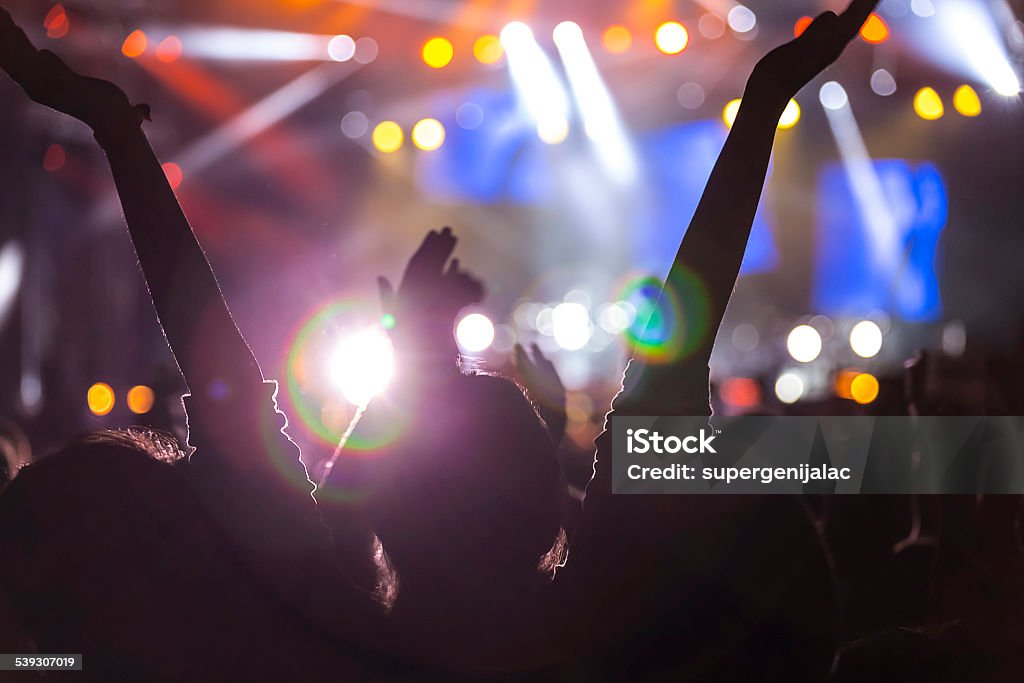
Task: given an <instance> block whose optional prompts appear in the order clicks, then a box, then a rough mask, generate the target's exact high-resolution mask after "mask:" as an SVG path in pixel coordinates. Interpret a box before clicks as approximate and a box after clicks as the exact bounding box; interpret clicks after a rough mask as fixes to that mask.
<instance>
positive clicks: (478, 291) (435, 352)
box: [377, 228, 484, 368]
mask: <svg viewBox="0 0 1024 683" xmlns="http://www.w3.org/2000/svg"><path fill="white" fill-rule="evenodd" d="M457 243H458V240H457V239H456V237H455V235H453V234H452V231H451V228H444V229H443V230H441V232H437V231H436V230H431V231H430V232H429V233H427V236H426V237H425V238H424V239H423V243H422V244H421V245H420V247H419V249H417V250H416V253H414V254H413V255H412V258H410V259H409V264H408V265H407V266H406V268H405V273H404V274H403V275H402V281H401V284H400V285H399V287H398V291H397V293H396V291H395V290H394V288H393V287H392V286H391V283H390V282H389V281H388V280H387V279H386V278H383V277H381V278H378V280H377V282H378V285H379V287H380V295H381V308H382V310H383V312H384V314H385V315H391V316H394V323H395V325H394V329H393V331H392V338H393V339H394V340H395V344H396V346H397V347H398V349H399V353H400V354H403V355H405V356H406V357H407V358H415V359H417V360H420V361H424V362H427V363H433V362H441V363H445V364H446V366H447V367H448V368H454V367H455V365H454V362H453V361H454V360H455V358H456V357H457V355H458V347H457V345H456V343H455V338H454V336H453V334H452V329H453V326H454V324H455V316H456V315H458V313H459V311H461V310H462V309H463V308H465V307H467V306H472V305H473V304H477V303H480V301H482V300H483V297H484V288H483V285H482V284H481V283H480V281H479V280H477V279H476V278H475V277H473V276H472V275H470V274H469V273H467V272H466V271H464V270H462V268H461V266H460V264H459V260H458V259H452V260H451V262H450V263H449V262H448V259H449V258H451V255H452V253H453V252H454V251H455V245H456V244H457ZM445 264H448V265H447V268H446V267H445Z"/></svg>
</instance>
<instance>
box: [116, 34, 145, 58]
mask: <svg viewBox="0 0 1024 683" xmlns="http://www.w3.org/2000/svg"><path fill="white" fill-rule="evenodd" d="M147 42H148V41H147V40H146V34H145V33H143V32H142V31H141V30H139V29H136V30H134V31H132V32H131V33H129V34H128V37H127V38H125V39H124V42H123V43H122V44H121V54H123V55H124V56H125V57H132V58H135V57H138V56H140V55H142V53H144V52H145V51H146V44H147Z"/></svg>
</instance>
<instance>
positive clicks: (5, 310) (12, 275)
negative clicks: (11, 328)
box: [0, 240, 25, 331]
mask: <svg viewBox="0 0 1024 683" xmlns="http://www.w3.org/2000/svg"><path fill="white" fill-rule="evenodd" d="M24 270H25V254H24V252H23V251H22V248H21V245H20V244H18V243H17V242H15V241H14V240H10V241H9V242H7V243H6V244H4V245H3V246H2V247H0V331H2V330H3V326H4V323H5V322H6V321H7V318H8V315H10V313H11V312H12V311H13V310H14V304H15V302H16V301H17V297H18V290H19V289H21V279H22V275H23V273H24Z"/></svg>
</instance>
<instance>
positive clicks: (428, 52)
mask: <svg viewBox="0 0 1024 683" xmlns="http://www.w3.org/2000/svg"><path fill="white" fill-rule="evenodd" d="M454 56H455V48H454V47H452V41H450V40H448V39H447V38H441V37H440V36H435V37H434V38H431V39H430V40H428V41H427V42H426V43H424V44H423V61H424V62H426V64H427V66H429V67H431V68H433V69H440V68H442V67H446V66H448V64H450V63H451V61H452V57H454Z"/></svg>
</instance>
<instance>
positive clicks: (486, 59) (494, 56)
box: [473, 33, 505, 64]
mask: <svg viewBox="0 0 1024 683" xmlns="http://www.w3.org/2000/svg"><path fill="white" fill-rule="evenodd" d="M504 54H505V50H504V48H502V47H501V40H499V39H498V36H496V35H494V34H492V33H488V34H487V35H485V36H480V37H479V38H477V39H476V42H474V43H473V56H474V57H476V60H477V61H478V62H480V63H481V64H494V63H495V62H497V61H498V60H500V59H501V58H502V56H503V55H504Z"/></svg>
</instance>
